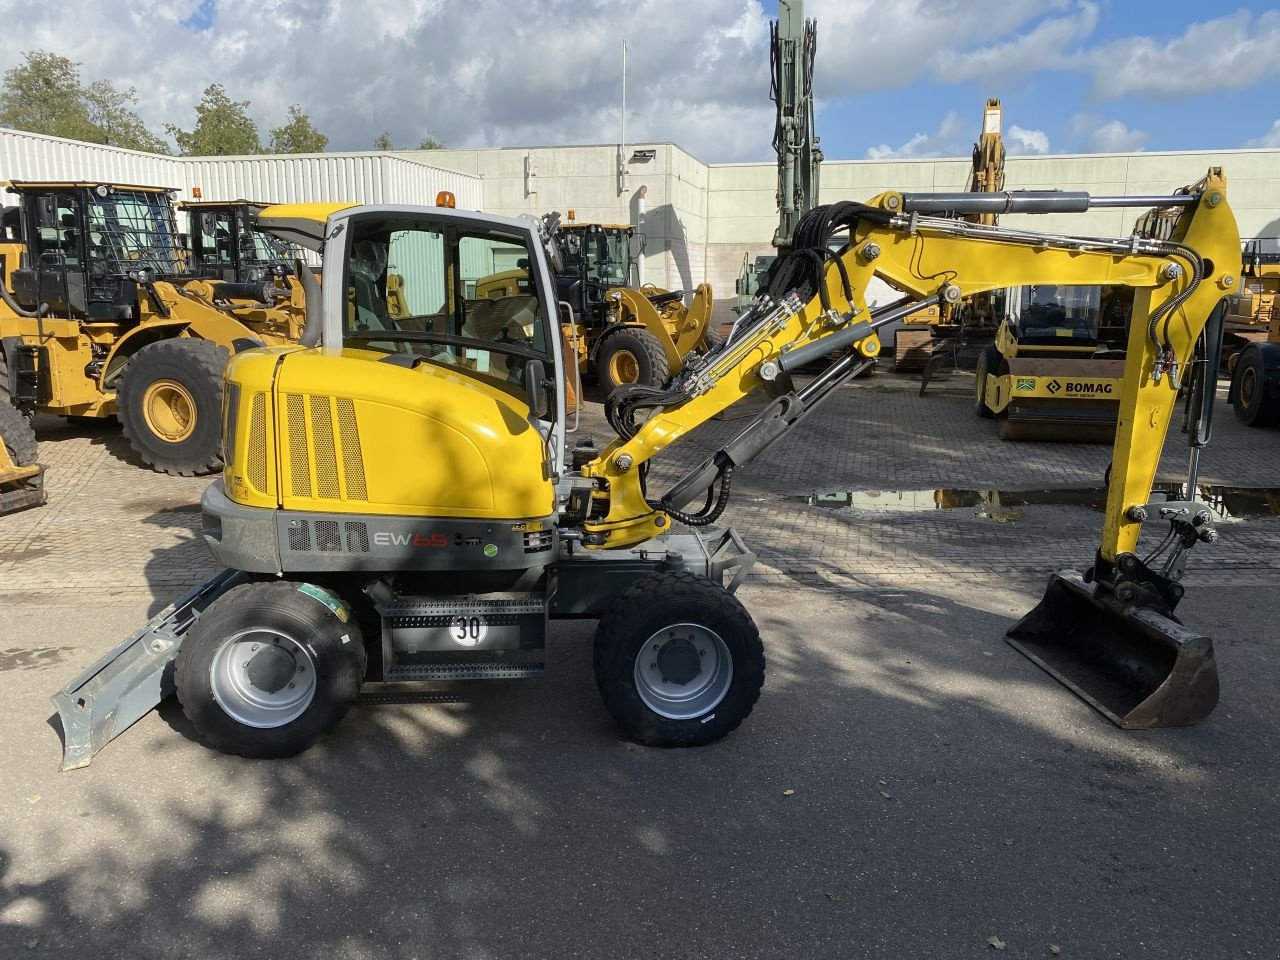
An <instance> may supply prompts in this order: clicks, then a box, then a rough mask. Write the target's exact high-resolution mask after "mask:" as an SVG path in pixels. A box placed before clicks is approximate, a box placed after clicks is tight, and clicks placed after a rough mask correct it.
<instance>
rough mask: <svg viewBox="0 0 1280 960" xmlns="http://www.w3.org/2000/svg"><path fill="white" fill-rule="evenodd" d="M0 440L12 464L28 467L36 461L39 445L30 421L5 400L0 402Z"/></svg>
mask: <svg viewBox="0 0 1280 960" xmlns="http://www.w3.org/2000/svg"><path fill="white" fill-rule="evenodd" d="M0 441H3V443H4V446H5V449H6V450H8V451H9V458H10V459H11V460H12V461H13V464H14V466H17V467H29V466H31V465H32V464H33V463H35V462H36V459H37V457H38V453H39V445H38V444H37V443H36V432H35V431H34V430H32V429H31V421H30V420H28V419H27V418H26V417H24V416H23V415H22V411H21V410H19V409H18V408H17V407H15V406H13V405H12V404H10V403H9V402H8V401H7V400H6V401H5V402H4V403H0Z"/></svg>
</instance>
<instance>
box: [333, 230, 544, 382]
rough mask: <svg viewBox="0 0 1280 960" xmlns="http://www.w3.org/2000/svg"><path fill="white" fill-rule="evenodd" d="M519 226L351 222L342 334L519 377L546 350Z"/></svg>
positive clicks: (365, 343) (500, 376) (498, 376)
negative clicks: (512, 230)
mask: <svg viewBox="0 0 1280 960" xmlns="http://www.w3.org/2000/svg"><path fill="white" fill-rule="evenodd" d="M532 262H534V258H533V256H532V255H531V253H530V251H529V250H528V248H527V247H526V246H525V240H524V238H523V237H522V236H521V235H520V234H507V233H502V232H499V231H486V230H483V229H477V228H469V227H465V226H454V225H452V224H442V223H441V222H439V221H431V220H425V219H424V220H405V219H397V220H394V221H385V220H383V221H366V222H357V223H356V225H355V227H354V230H353V233H352V240H351V257H350V261H349V263H348V266H347V293H348V306H347V313H346V316H345V317H344V325H343V339H344V342H346V343H348V344H349V345H351V346H359V347H364V348H371V349H375V350H383V351H386V352H388V353H411V354H415V355H417V356H420V357H423V358H425V359H427V360H430V361H432V362H434V363H441V364H446V365H449V366H453V367H458V368H460V369H463V370H467V371H470V372H473V373H476V374H479V375H481V376H483V377H485V378H486V379H492V380H497V381H499V382H504V383H517V384H519V383H522V382H523V376H524V364H525V361H526V360H528V359H534V358H538V359H549V358H550V355H551V352H550V346H549V341H548V332H547V320H546V311H545V310H544V308H543V305H542V303H541V301H540V300H539V297H538V289H537V285H536V284H535V283H532V282H530V280H529V266H530V263H532Z"/></svg>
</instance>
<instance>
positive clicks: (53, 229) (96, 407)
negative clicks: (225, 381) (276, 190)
mask: <svg viewBox="0 0 1280 960" xmlns="http://www.w3.org/2000/svg"><path fill="white" fill-rule="evenodd" d="M5 186H6V187H7V193H8V195H9V196H11V197H16V199H17V203H16V205H14V206H11V207H6V209H5V210H4V213H3V234H2V235H0V264H2V266H0V385H2V387H0V389H3V391H4V392H5V394H6V395H7V398H8V400H9V401H10V402H11V403H13V404H14V405H16V406H18V407H19V408H21V409H22V410H23V411H24V412H30V411H33V410H41V411H45V412H48V413H53V414H57V415H60V416H64V417H68V418H87V419H101V418H106V417H111V416H118V418H119V419H120V422H121V425H122V427H123V429H124V434H125V436H126V438H127V439H128V440H129V443H130V445H131V446H132V447H133V449H134V451H135V452H136V453H137V455H138V456H139V458H141V459H142V461H143V462H144V463H146V464H148V465H149V466H151V467H153V468H154V469H156V470H160V471H163V472H166V473H172V474H185V475H192V474H201V473H209V472H210V471H213V470H216V469H218V468H219V467H221V466H222V457H221V448H220V426H221V410H222V368H223V367H224V366H225V365H226V362H227V359H228V358H229V357H230V356H231V355H232V354H234V353H236V352H239V351H241V350H245V349H249V348H252V347H259V346H263V345H267V344H279V343H288V342H292V341H294V340H296V339H297V338H298V337H299V336H300V333H301V330H302V327H303V322H304V318H305V310H304V307H303V299H304V290H303V287H304V284H305V283H306V281H307V279H308V278H306V277H301V278H300V277H297V276H294V275H293V274H294V273H295V268H293V267H291V266H289V265H286V264H278V263H277V264H274V265H273V266H274V269H271V270H262V271H260V275H259V276H257V277H256V278H253V279H250V278H241V279H240V280H238V281H236V280H229V279H228V278H226V277H224V276H222V275H221V274H217V273H214V274H212V275H202V274H200V273H192V272H190V271H189V269H188V268H189V267H190V266H192V264H191V263H190V262H189V261H190V253H189V251H184V250H183V248H182V244H181V242H180V237H181V234H180V232H179V230H178V224H177V217H176V214H175V211H174V205H173V201H172V199H171V191H169V190H167V189H165V188H162V187H151V186H127V185H118V184H105V183H87V182H57V183H53V182H49V183H45V182H40V183H37V182H15V183H11V184H7V185H5ZM304 272H305V271H304Z"/></svg>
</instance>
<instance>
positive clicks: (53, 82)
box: [0, 50, 169, 153]
mask: <svg viewBox="0 0 1280 960" xmlns="http://www.w3.org/2000/svg"><path fill="white" fill-rule="evenodd" d="M137 102H138V96H137V93H136V91H135V90H134V89H133V88H132V87H129V88H128V89H127V90H121V89H118V88H117V87H115V86H114V85H113V84H112V83H111V82H110V81H108V80H96V81H94V82H93V83H91V84H90V85H89V86H87V87H86V86H84V85H83V84H82V83H81V82H80V64H79V63H76V62H75V61H74V60H69V59H68V58H66V57H60V56H58V55H57V54H54V53H49V52H48V51H46V50H28V51H27V52H26V53H24V54H23V62H22V63H21V64H19V65H18V66H16V67H14V68H13V69H11V70H9V71H7V72H6V73H5V74H4V77H3V78H2V79H0V125H3V126H10V127H13V128H15V129H17V130H27V131H30V132H31V133H44V134H48V135H49V136H53V137H66V138H68V139H70V140H83V141H86V142H88V143H102V144H108V145H110V146H113V147H125V148H127V149H130V150H147V151H150V152H152V153H168V152H169V150H168V147H167V145H166V144H165V143H164V141H163V140H161V139H160V138H159V137H157V136H155V135H154V134H153V133H152V132H151V131H150V130H148V129H147V127H146V124H144V123H143V122H142V118H141V117H139V116H138V114H137V113H135V112H134V110H133V106H134V105H135V104H136V103H137Z"/></svg>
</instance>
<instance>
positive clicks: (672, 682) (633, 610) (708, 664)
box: [594, 572, 765, 747]
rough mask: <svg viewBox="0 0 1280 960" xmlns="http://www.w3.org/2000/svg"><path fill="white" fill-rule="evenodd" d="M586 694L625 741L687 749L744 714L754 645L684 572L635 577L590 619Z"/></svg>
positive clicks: (752, 689) (716, 598) (723, 599)
mask: <svg viewBox="0 0 1280 960" xmlns="http://www.w3.org/2000/svg"><path fill="white" fill-rule="evenodd" d="M594 664H595V675H596V686H597V687H598V688H599V690H600V697H601V699H602V700H603V701H604V705H605V708H606V709H608V711H609V713H610V714H612V715H613V718H614V720H616V721H617V723H618V725H619V726H620V727H621V728H622V730H623V732H624V733H625V734H626V735H627V736H628V737H629V738H631V739H632V740H635V741H637V742H639V743H643V744H647V745H649V746H655V747H695V746H701V745H703V744H707V743H712V742H713V741H716V740H719V739H720V738H721V737H723V736H724V735H725V734H727V733H729V732H730V731H732V730H734V729H736V728H737V727H738V725H739V724H741V723H742V721H743V720H745V719H746V718H747V717H748V716H749V715H750V713H751V710H752V708H753V707H754V706H755V703H756V700H757V699H759V697H760V688H761V686H762V685H763V684H764V670H765V663H764V647H763V645H762V644H761V642H760V633H759V631H758V630H757V629H756V625H755V623H754V622H752V620H751V615H750V614H748V613H747V611H746V608H744V607H743V606H742V604H741V603H739V602H738V600H737V599H736V598H735V597H734V596H733V594H731V593H729V592H728V591H727V590H725V589H724V588H723V587H721V586H720V585H719V584H716V583H713V582H711V581H710V580H707V579H706V578H704V577H698V576H695V575H693V574H691V573H684V572H676V573H659V574H654V575H652V576H649V577H644V578H643V579H641V580H638V581H636V582H635V583H634V584H632V585H631V587H629V588H628V589H627V590H626V591H625V592H624V593H623V594H622V595H621V596H619V597H618V598H617V599H616V600H615V601H614V602H613V603H612V604H611V605H610V606H609V609H608V610H606V611H605V614H604V616H603V617H601V618H600V624H599V627H598V628H597V629H596V638H595V656H594Z"/></svg>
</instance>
